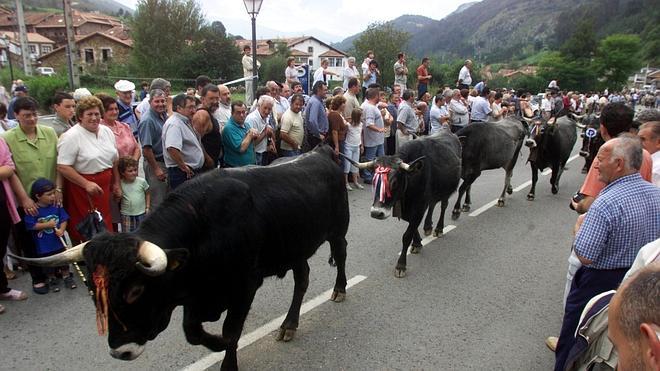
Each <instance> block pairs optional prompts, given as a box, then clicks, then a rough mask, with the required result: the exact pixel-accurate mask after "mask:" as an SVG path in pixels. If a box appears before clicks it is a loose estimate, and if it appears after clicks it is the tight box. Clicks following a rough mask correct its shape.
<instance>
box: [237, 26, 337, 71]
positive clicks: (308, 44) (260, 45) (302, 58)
mask: <svg viewBox="0 0 660 371" xmlns="http://www.w3.org/2000/svg"><path fill="white" fill-rule="evenodd" d="M278 44H286V46H287V48H288V49H289V55H290V56H292V57H294V58H295V59H296V64H298V65H300V64H307V65H309V68H310V74H313V73H314V70H316V69H317V68H319V66H320V65H321V60H323V59H328V62H329V67H328V68H329V70H330V71H332V72H335V73H337V74H338V75H339V77H336V76H330V77H331V79H334V80H341V74H342V70H343V68H344V67H345V66H346V65H347V63H348V62H347V59H348V54H346V53H344V52H343V51H341V50H339V49H336V48H333V47H332V46H330V45H328V44H326V43H324V42H323V41H321V40H319V39H317V38H315V37H313V36H302V37H296V38H288V39H285V38H283V39H269V40H257V58H268V57H269V56H271V55H272V54H274V53H275V52H276V51H277V49H276V48H277V45H278ZM245 45H249V46H252V40H236V46H238V48H239V49H241V51H242V50H243V46H245ZM284 67H285V66H282V71H284ZM282 73H284V72H282Z"/></svg>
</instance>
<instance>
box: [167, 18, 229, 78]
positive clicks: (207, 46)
mask: <svg viewBox="0 0 660 371" xmlns="http://www.w3.org/2000/svg"><path fill="white" fill-rule="evenodd" d="M217 23H220V22H217ZM217 23H216V22H213V24H212V25H210V26H204V27H202V29H201V30H200V31H199V32H197V33H196V34H195V37H194V41H193V42H192V43H191V44H190V45H189V47H187V48H186V49H185V50H186V54H185V55H184V56H182V57H181V60H182V62H183V63H182V66H181V69H180V70H179V72H178V74H177V76H184V77H189V78H194V77H196V76H198V75H207V76H210V77H211V78H213V79H216V78H218V79H221V80H233V79H236V78H239V77H241V73H242V67H241V53H240V50H238V48H237V47H236V44H235V43H234V40H233V39H230V38H228V37H227V36H226V34H225V32H224V27H218V24H217ZM220 25H222V23H220Z"/></svg>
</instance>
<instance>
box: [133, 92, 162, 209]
mask: <svg viewBox="0 0 660 371" xmlns="http://www.w3.org/2000/svg"><path fill="white" fill-rule="evenodd" d="M165 120H167V94H166V93H165V92H164V91H162V90H160V89H153V90H152V91H150V92H149V109H148V110H147V111H146V112H145V113H144V115H143V116H142V119H141V120H140V123H139V124H138V136H139V138H140V144H141V145H142V155H143V156H144V175H145V178H146V180H147V183H149V190H150V191H151V207H152V208H156V206H157V205H158V204H160V203H161V201H163V199H164V198H165V195H166V194H167V167H166V166H165V161H164V159H163V139H162V135H163V125H165Z"/></svg>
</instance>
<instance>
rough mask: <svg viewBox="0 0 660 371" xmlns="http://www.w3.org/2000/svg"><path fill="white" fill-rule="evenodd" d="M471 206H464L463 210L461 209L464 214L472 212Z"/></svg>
mask: <svg viewBox="0 0 660 371" xmlns="http://www.w3.org/2000/svg"><path fill="white" fill-rule="evenodd" d="M470 206H471V205H470V204H463V208H462V209H461V211H462V212H464V213H467V212H469V211H470Z"/></svg>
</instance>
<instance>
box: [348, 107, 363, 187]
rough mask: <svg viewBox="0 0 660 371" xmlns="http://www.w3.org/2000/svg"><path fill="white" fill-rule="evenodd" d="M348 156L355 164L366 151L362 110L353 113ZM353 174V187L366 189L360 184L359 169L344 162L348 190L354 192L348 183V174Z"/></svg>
mask: <svg viewBox="0 0 660 371" xmlns="http://www.w3.org/2000/svg"><path fill="white" fill-rule="evenodd" d="M345 143H346V149H345V151H346V156H347V157H348V158H350V159H351V160H353V161H355V162H359V161H360V153H361V152H363V151H364V147H363V145H362V109H360V108H355V109H353V112H351V120H350V122H349V124H348V132H347V133H346V142H345ZM349 171H350V173H352V174H353V187H355V188H358V189H364V187H363V186H362V184H360V183H358V169H357V167H355V166H353V165H351V163H350V162H348V161H344V180H345V182H346V189H347V190H349V191H352V190H353V188H351V186H350V184H349V183H348V173H349Z"/></svg>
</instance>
